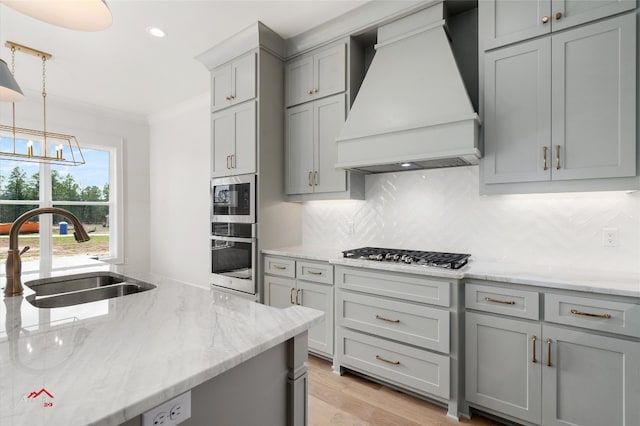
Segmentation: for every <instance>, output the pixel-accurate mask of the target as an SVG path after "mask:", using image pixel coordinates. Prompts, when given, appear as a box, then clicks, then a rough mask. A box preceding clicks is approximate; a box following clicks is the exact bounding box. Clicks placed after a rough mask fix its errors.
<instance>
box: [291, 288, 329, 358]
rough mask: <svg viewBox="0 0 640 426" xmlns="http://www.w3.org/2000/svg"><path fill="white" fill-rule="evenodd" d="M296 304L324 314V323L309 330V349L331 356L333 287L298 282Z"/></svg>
mask: <svg viewBox="0 0 640 426" xmlns="http://www.w3.org/2000/svg"><path fill="white" fill-rule="evenodd" d="M297 284H298V291H299V292H300V295H299V297H298V303H299V304H301V305H302V306H306V307H308V308H313V309H317V310H319V311H322V312H324V322H322V323H320V324H318V325H316V326H315V327H313V328H311V329H309V349H311V350H315V351H318V352H322V353H324V354H326V355H331V356H333V286H329V285H323V284H316V283H311V282H309V281H301V280H298V282H297Z"/></svg>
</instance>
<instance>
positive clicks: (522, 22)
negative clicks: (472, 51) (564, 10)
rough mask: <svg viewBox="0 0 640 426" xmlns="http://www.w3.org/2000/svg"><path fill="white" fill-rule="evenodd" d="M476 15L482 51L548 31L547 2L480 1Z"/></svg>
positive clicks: (549, 28)
mask: <svg viewBox="0 0 640 426" xmlns="http://www.w3.org/2000/svg"><path fill="white" fill-rule="evenodd" d="M478 14H479V18H480V20H481V21H482V22H483V27H484V28H486V32H485V39H484V48H485V50H487V49H493V48H494V47H498V46H503V45H505V44H509V43H514V42H516V41H520V40H525V39H528V38H533V37H536V36H539V35H542V34H546V33H549V32H550V31H551V0H518V1H514V0H488V1H487V0H481V1H480V2H478ZM545 18H546V19H545ZM545 21H546V22H545Z"/></svg>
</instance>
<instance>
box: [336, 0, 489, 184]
mask: <svg viewBox="0 0 640 426" xmlns="http://www.w3.org/2000/svg"><path fill="white" fill-rule="evenodd" d="M443 11H444V8H443V3H438V4H436V5H434V6H431V7H429V8H427V9H424V10H422V11H420V12H417V13H415V14H413V15H410V16H408V17H406V18H402V19H400V20H397V21H394V22H392V23H390V24H387V25H385V26H382V27H380V28H379V29H378V44H377V45H376V46H375V49H376V54H375V56H374V58H373V60H372V62H371V65H370V67H369V70H368V72H367V74H366V76H365V78H364V81H363V82H362V86H361V87H360V91H359V92H358V94H357V95H356V99H355V101H354V102H353V106H352V108H351V111H350V112H349V116H348V117H347V120H346V122H345V124H344V126H343V128H342V130H341V132H340V134H339V136H338V138H337V139H336V144H337V151H338V153H337V155H338V160H337V163H336V167H339V168H343V169H348V170H358V171H362V172H366V173H384V172H390V171H400V170H410V169H426V168H436V167H451V166H465V165H470V164H478V160H479V158H480V156H481V153H480V150H479V149H478V132H479V130H478V128H479V125H480V122H479V119H478V114H477V113H476V112H475V110H474V108H473V106H472V104H471V101H470V99H469V95H468V93H467V90H466V88H465V85H464V82H463V80H462V77H461V75H460V71H459V70H458V66H457V64H456V60H455V57H454V55H453V52H452V50H451V46H450V44H449V40H448V38H447V34H446V32H445V27H444V26H445V21H444V19H443V16H444V15H443Z"/></svg>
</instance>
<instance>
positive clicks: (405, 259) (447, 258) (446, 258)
mask: <svg viewBox="0 0 640 426" xmlns="http://www.w3.org/2000/svg"><path fill="white" fill-rule="evenodd" d="M342 255H343V257H345V258H348V259H365V260H374V261H378V262H399V263H406V264H413V265H423V266H435V267H438V268H446V269H460V268H462V267H463V266H464V265H466V264H467V262H468V261H469V258H470V257H471V255H470V254H461V253H442V252H437V251H419V250H398V249H389V248H380V247H362V248H358V249H353V250H346V251H343V252H342Z"/></svg>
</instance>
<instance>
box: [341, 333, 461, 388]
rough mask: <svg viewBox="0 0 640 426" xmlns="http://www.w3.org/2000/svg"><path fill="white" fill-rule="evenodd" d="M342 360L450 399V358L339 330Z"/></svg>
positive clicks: (359, 368)
mask: <svg viewBox="0 0 640 426" xmlns="http://www.w3.org/2000/svg"><path fill="white" fill-rule="evenodd" d="M338 351H339V352H338V359H339V363H340V364H341V365H344V366H345V367H349V366H351V367H353V368H355V369H358V370H360V371H362V372H365V373H367V374H370V375H372V376H377V377H379V378H381V379H386V380H389V381H390V382H393V383H396V384H398V385H401V386H402V387H408V388H411V389H413V390H415V391H418V392H420V393H425V392H426V393H429V394H431V395H436V396H439V397H442V398H449V357H447V356H443V355H439V354H435V353H432V352H429V351H425V350H422V349H416V348H413V347H410V346H406V345H403V344H400V343H394V342H390V341H388V340H384V339H379V338H377V337H373V336H367V335H364V334H361V333H357V332H355V331H351V330H346V329H343V328H338Z"/></svg>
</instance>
